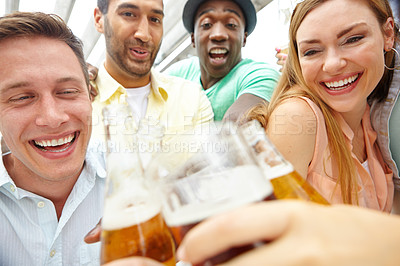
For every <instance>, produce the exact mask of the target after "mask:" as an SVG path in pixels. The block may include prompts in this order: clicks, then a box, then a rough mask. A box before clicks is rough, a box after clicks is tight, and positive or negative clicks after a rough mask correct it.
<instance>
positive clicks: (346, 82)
mask: <svg viewBox="0 0 400 266" xmlns="http://www.w3.org/2000/svg"><path fill="white" fill-rule="evenodd" d="M358 77H359V74H356V75H354V76H351V77H348V78H346V79H343V80H338V81H334V82H323V84H324V85H325V87H327V88H328V89H329V90H332V91H341V90H344V89H346V88H348V87H349V86H351V85H352V84H353V83H354V82H356V81H357V80H358Z"/></svg>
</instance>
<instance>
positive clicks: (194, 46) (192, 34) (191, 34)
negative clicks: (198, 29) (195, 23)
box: [190, 32, 196, 48]
mask: <svg viewBox="0 0 400 266" xmlns="http://www.w3.org/2000/svg"><path fill="white" fill-rule="evenodd" d="M190 38H191V40H192V46H193V48H196V44H195V43H194V33H193V32H192V33H190Z"/></svg>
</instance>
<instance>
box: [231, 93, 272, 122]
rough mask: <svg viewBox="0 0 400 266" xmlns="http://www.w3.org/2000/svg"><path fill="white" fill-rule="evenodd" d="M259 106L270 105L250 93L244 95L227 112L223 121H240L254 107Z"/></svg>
mask: <svg viewBox="0 0 400 266" xmlns="http://www.w3.org/2000/svg"><path fill="white" fill-rule="evenodd" d="M259 104H265V105H266V104H268V102H267V101H265V100H264V99H262V98H260V97H258V96H255V95H253V94H250V93H245V94H242V95H241V96H240V97H239V98H238V99H237V100H236V101H235V102H234V103H233V104H232V105H231V107H229V109H228V110H227V111H226V113H225V115H224V118H223V121H227V120H230V121H233V122H236V121H240V119H241V118H242V117H243V116H244V115H246V114H247V111H249V110H250V109H251V108H252V107H255V106H256V105H259Z"/></svg>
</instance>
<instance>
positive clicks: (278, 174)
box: [241, 120, 329, 205]
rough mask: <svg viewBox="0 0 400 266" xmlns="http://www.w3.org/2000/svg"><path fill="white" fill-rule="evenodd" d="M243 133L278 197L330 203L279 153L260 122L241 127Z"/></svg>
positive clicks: (252, 122)
mask: <svg viewBox="0 0 400 266" xmlns="http://www.w3.org/2000/svg"><path fill="white" fill-rule="evenodd" d="M241 133H242V136H244V138H245V139H246V141H247V143H248V144H249V145H250V146H252V147H253V151H254V153H255V154H256V157H257V159H258V162H259V165H260V167H261V168H262V169H263V171H264V175H265V176H266V177H267V178H268V179H269V180H270V182H271V184H272V186H273V188H274V194H275V196H276V198H277V199H299V200H305V201H312V202H315V203H319V204H323V205H329V202H328V201H327V200H326V199H325V198H324V197H323V196H322V195H321V194H320V193H319V192H318V191H317V190H316V189H315V188H314V187H313V186H311V185H310V184H309V183H308V182H307V181H306V180H305V179H304V178H303V177H302V176H300V174H299V173H297V172H296V171H295V170H294V167H293V165H292V164H291V163H290V162H288V161H287V160H285V158H284V157H283V156H282V155H281V154H280V153H279V151H278V150H277V149H276V147H275V146H274V145H273V144H272V142H271V141H270V140H269V139H268V137H267V135H266V134H265V130H264V128H262V127H261V125H260V123H259V122H257V121H255V120H253V121H250V122H247V123H246V124H244V125H243V126H242V127H241Z"/></svg>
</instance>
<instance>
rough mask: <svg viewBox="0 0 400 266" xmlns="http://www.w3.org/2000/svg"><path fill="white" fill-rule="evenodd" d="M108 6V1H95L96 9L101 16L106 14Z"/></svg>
mask: <svg viewBox="0 0 400 266" xmlns="http://www.w3.org/2000/svg"><path fill="white" fill-rule="evenodd" d="M109 4H110V1H109V0H97V7H98V8H99V9H100V11H101V13H103V14H107V12H108V5H109Z"/></svg>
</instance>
